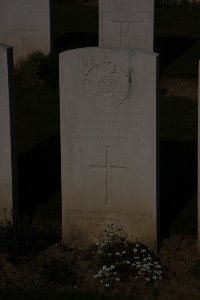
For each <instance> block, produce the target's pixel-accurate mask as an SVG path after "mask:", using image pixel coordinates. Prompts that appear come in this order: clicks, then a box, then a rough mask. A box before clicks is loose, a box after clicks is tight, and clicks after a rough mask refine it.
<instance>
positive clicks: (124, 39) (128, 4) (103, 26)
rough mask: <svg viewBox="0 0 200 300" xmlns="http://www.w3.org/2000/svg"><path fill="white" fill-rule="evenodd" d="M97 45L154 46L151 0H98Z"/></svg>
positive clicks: (152, 5) (117, 46) (125, 47)
mask: <svg viewBox="0 0 200 300" xmlns="http://www.w3.org/2000/svg"><path fill="white" fill-rule="evenodd" d="M99 46H100V47H102V48H123V49H134V48H136V49H143V50H148V51H153V49H154V0H99Z"/></svg>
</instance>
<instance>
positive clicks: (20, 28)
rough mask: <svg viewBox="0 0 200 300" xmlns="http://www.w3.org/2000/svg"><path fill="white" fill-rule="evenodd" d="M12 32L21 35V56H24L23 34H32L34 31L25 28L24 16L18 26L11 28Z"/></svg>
mask: <svg viewBox="0 0 200 300" xmlns="http://www.w3.org/2000/svg"><path fill="white" fill-rule="evenodd" d="M12 31H14V32H20V33H22V47H23V55H24V54H25V53H24V52H25V36H24V33H25V32H34V31H35V29H33V28H31V27H27V26H26V24H25V22H24V16H22V17H21V22H20V24H19V26H16V27H14V28H12Z"/></svg>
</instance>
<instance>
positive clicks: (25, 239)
mask: <svg viewBox="0 0 200 300" xmlns="http://www.w3.org/2000/svg"><path fill="white" fill-rule="evenodd" d="M59 239H60V234H59V233H58V231H57V230H56V229H55V228H53V227H52V226H48V227H47V226H43V227H42V226H40V227H36V226H32V225H31V224H30V221H29V220H28V219H25V218H24V219H23V221H21V222H18V223H17V224H16V225H15V226H14V225H12V224H8V225H7V226H0V253H6V254H7V255H8V260H9V261H11V262H13V263H25V262H26V261H28V260H30V259H31V258H32V257H33V256H34V255H35V254H36V253H38V252H39V251H41V250H42V249H45V248H47V247H48V246H50V245H52V244H54V243H56V242H57V241H59Z"/></svg>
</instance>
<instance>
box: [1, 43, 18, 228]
mask: <svg viewBox="0 0 200 300" xmlns="http://www.w3.org/2000/svg"><path fill="white" fill-rule="evenodd" d="M15 130H16V126H15V103H14V97H13V53H12V48H10V47H8V46H5V45H0V222H1V223H3V224H6V223H7V222H8V221H12V220H13V212H14V211H15V210H16V209H17V176H16V175H17V163H16V157H17V153H16V138H15Z"/></svg>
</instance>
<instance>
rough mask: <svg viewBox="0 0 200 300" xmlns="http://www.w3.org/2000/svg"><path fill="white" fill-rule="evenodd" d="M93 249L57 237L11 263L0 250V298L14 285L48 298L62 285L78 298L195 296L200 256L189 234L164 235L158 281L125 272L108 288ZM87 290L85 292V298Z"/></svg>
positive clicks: (146, 299) (193, 298)
mask: <svg viewBox="0 0 200 300" xmlns="http://www.w3.org/2000/svg"><path fill="white" fill-rule="evenodd" d="M94 253H95V246H93V247H91V248H89V249H86V250H80V249H72V248H69V247H66V246H64V245H62V244H61V243H60V242H59V243H57V244H54V245H52V246H50V247H49V248H47V249H45V250H42V251H40V252H38V253H37V254H36V255H35V256H33V257H32V258H31V259H30V260H29V261H27V262H25V263H23V262H21V263H19V262H18V263H17V264H16V263H12V262H10V261H9V258H8V255H7V254H6V253H1V254H0V270H1V272H0V299H1V293H3V291H5V290H6V291H9V290H10V289H15V290H18V291H19V293H20V291H21V292H23V291H25V290H30V291H31V292H30V293H31V294H32V293H33V291H34V290H35V291H36V290H37V289H41V295H42V291H44V293H45V295H47V294H48V293H49V294H48V296H50V295H51V296H52V299H64V298H59V297H58V296H56V294H55V296H54V293H56V290H59V292H61V291H63V293H65V294H66V295H68V294H70V295H71V294H73V293H74V294H77V295H79V298H80V294H81V295H83V299H95V296H94V297H93V296H92V295H96V296H98V297H99V298H98V299H112V297H113V299H122V298H123V299H126V298H127V299H136V300H137V299H138V300H139V299H140V300H153V299H163V300H165V299H166V300H177V299H191V300H196V299H199V298H198V297H199V293H200V260H199V257H198V255H197V244H196V241H195V239H193V238H184V237H183V236H180V235H173V236H171V237H170V239H166V240H164V241H163V244H162V247H161V249H160V251H159V255H158V257H159V260H160V261H161V262H162V265H163V266H165V267H166V269H167V274H166V277H165V278H164V279H163V281H162V282H160V283H159V285H157V286H156V285H152V284H149V283H148V282H147V281H145V280H136V279H135V277H133V276H130V277H128V278H126V280H121V281H118V282H116V283H115V285H114V286H113V287H112V288H105V286H103V285H102V284H101V282H100V281H99V280H98V278H95V274H96V271H97V268H96V263H95V260H94V256H95V255H94ZM50 291H53V292H50ZM86 295H90V297H89V296H88V297H89V298H87V296H86ZM54 297H55V298H54ZM84 297H86V298H84ZM104 297H108V298H104ZM133 297H134V298H133ZM2 299H10V298H9V297H8V298H6V297H4V298H2ZM12 299H15V298H12ZM16 299H18V298H16ZM20 299H25V298H23V297H21V298H20ZM31 299H35V298H31ZM41 299H44V298H41ZM67 299H76V297H75V298H70V297H69V298H67Z"/></svg>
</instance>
